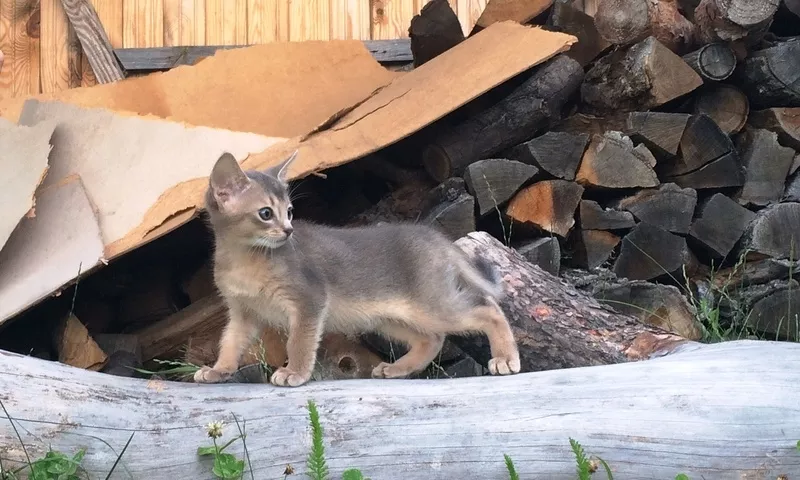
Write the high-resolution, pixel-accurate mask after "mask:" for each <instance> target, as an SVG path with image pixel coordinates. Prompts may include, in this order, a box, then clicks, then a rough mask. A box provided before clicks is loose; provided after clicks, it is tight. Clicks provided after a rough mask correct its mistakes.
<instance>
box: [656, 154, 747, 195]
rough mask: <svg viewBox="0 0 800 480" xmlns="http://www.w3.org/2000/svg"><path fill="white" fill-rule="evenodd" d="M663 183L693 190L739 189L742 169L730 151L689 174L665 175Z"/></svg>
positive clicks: (737, 157) (742, 176) (738, 159)
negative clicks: (670, 183)
mask: <svg viewBox="0 0 800 480" xmlns="http://www.w3.org/2000/svg"><path fill="white" fill-rule="evenodd" d="M664 181H665V182H672V183H675V184H676V185H678V186H681V187H685V188H694V189H695V190H703V189H711V188H725V187H741V186H742V185H744V168H743V167H742V163H741V159H740V158H739V155H738V154H737V153H736V151H732V152H730V153H727V154H725V155H723V156H722V157H720V158H718V159H717V160H714V161H712V162H710V163H708V164H706V165H704V166H703V167H701V168H699V169H697V170H694V171H691V172H689V173H685V174H683V175H675V176H669V175H665V176H664Z"/></svg>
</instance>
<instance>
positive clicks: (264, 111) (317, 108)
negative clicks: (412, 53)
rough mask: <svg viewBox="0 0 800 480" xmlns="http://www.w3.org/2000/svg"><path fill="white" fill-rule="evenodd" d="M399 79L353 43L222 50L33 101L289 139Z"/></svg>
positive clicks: (8, 105)
mask: <svg viewBox="0 0 800 480" xmlns="http://www.w3.org/2000/svg"><path fill="white" fill-rule="evenodd" d="M398 75H399V74H398V73H396V72H392V71H389V70H387V69H386V68H384V67H382V66H381V65H380V64H379V63H378V62H376V61H375V59H374V58H373V57H372V55H371V54H370V53H369V50H367V48H366V47H365V46H364V44H363V42H361V41H358V40H337V41H330V42H322V41H309V42H280V43H268V44H264V45H254V46H251V47H246V48H237V49H231V50H220V51H218V52H217V53H216V54H215V55H214V56H212V57H207V58H205V59H204V60H202V61H201V62H199V63H198V64H197V65H193V66H180V67H177V68H174V69H172V70H170V71H168V72H164V73H160V72H159V73H153V74H150V75H147V76H143V77H134V78H129V79H126V80H123V81H120V82H115V83H111V84H105V85H96V86H93V87H88V88H74V89H69V90H64V91H61V92H57V93H54V94H42V95H37V96H36V97H33V98H37V99H39V100H43V101H44V100H59V101H62V102H66V103H71V104H75V105H79V106H83V107H90V108H107V109H110V110H114V111H120V112H129V113H136V114H140V115H155V116H157V117H160V118H165V119H172V120H175V121H177V122H184V123H188V124H190V125H202V126H206V127H214V128H222V129H227V130H235V131H241V132H253V133H259V134H261V135H266V136H272V137H294V136H297V135H302V134H304V133H307V132H309V131H310V130H312V129H313V128H314V127H316V126H317V125H319V124H320V123H322V122H323V121H324V120H325V119H327V118H329V117H330V116H332V115H334V114H335V113H336V112H338V111H340V110H342V109H343V108H346V107H348V106H350V105H353V104H355V103H356V102H358V101H360V100H363V99H365V98H367V97H368V96H369V95H370V94H372V92H374V91H375V90H376V89H378V88H380V87H382V86H383V85H386V84H387V83H389V82H390V81H391V80H392V79H393V78H396V77H397V76H398ZM24 101H25V98H16V99H9V100H6V101H5V102H0V116H2V117H5V118H7V119H9V120H11V121H14V122H16V121H17V119H18V118H19V114H20V112H21V111H22V105H23V102H24Z"/></svg>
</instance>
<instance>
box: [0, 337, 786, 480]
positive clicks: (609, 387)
mask: <svg viewBox="0 0 800 480" xmlns="http://www.w3.org/2000/svg"><path fill="white" fill-rule="evenodd" d="M648 353H649V352H648ZM658 354H660V355H664V354H668V355H666V356H664V357H662V358H654V357H655V356H656V355H648V354H645V355H643V358H651V359H649V360H645V361H639V362H630V363H625V364H619V365H598V366H587V367H583V368H573V369H562V370H554V371H549V372H535V373H522V374H518V375H511V376H508V377H497V378H494V377H471V378H461V379H458V378H457V379H442V380H372V379H369V380H351V381H347V382H336V381H326V382H311V383H309V384H307V385H305V386H303V387H300V388H296V389H286V388H284V389H280V387H274V386H272V385H236V384H221V385H213V384H210V385H195V384H181V383H173V382H156V381H151V382H148V381H146V380H141V379H131V378H121V377H111V376H109V375H103V374H101V373H96V372H87V371H83V370H78V369H75V368H72V367H69V366H65V365H60V364H57V363H53V362H47V361H44V360H40V359H36V358H31V357H26V356H23V355H19V354H13V353H8V352H2V355H0V381H2V384H3V385H4V387H5V388H4V399H3V404H4V406H5V407H6V409H7V410H8V414H9V416H10V417H11V418H12V419H13V421H14V423H15V424H16V425H17V430H19V432H20V434H21V435H22V440H23V442H24V445H25V447H26V448H25V449H26V451H27V452H28V453H29V454H30V455H31V457H32V458H39V457H40V456H43V455H44V454H45V453H46V451H47V449H48V446H52V449H53V450H56V451H62V452H65V453H67V454H73V453H75V452H77V451H78V450H79V449H81V448H86V455H85V457H84V458H83V461H82V466H83V467H84V468H85V469H86V470H87V472H88V474H89V476H90V477H91V478H104V477H105V476H106V475H107V473H108V472H109V470H110V469H111V467H112V465H113V464H114V461H115V460H116V457H117V456H118V454H119V453H120V451H121V450H122V447H123V446H124V445H125V443H126V442H127V441H128V439H129V437H130V436H131V434H134V436H133V440H132V441H131V444H130V447H129V448H128V449H126V450H125V453H124V455H122V458H121V460H120V464H119V465H117V470H116V472H120V474H119V475H115V477H116V476H119V477H120V478H122V477H125V478H148V479H152V480H165V479H168V480H189V479H198V478H209V477H210V476H211V475H210V473H209V472H210V470H211V467H212V459H211V458H208V457H200V456H198V455H197V447H199V446H207V445H210V444H211V439H209V438H208V436H207V433H206V430H205V428H204V426H205V425H206V424H208V423H210V422H213V421H223V422H225V425H224V428H223V433H224V435H223V437H222V438H220V439H219V440H220V441H222V442H226V441H228V440H229V439H231V438H233V437H234V436H235V435H237V434H238V431H237V429H236V425H235V423H234V421H233V418H234V416H235V418H236V419H237V420H238V421H239V422H240V423H242V421H245V422H246V429H247V434H248V435H247V452H248V458H247V461H246V462H245V471H244V478H250V472H249V470H250V467H251V466H252V470H253V475H254V477H255V478H275V479H278V478H281V479H282V478H284V477H285V475H284V471H285V470H286V468H287V465H291V466H292V470H293V471H294V474H295V475H294V476H296V477H297V478H300V476H304V475H307V474H310V472H309V469H308V466H307V465H306V458H307V456H308V451H309V445H310V441H311V432H310V431H309V427H308V422H309V420H308V414H307V410H306V408H307V402H308V401H309V400H313V401H314V402H315V404H316V406H317V409H318V410H319V413H320V420H321V424H322V427H323V435H324V437H323V444H324V447H325V454H326V464H327V466H328V468H329V471H330V477H331V478H341V477H342V472H343V471H344V470H345V469H348V468H358V469H360V470H361V471H363V473H364V475H365V476H367V477H370V478H374V479H382V478H403V479H407V480H423V479H425V480H427V479H431V478H448V479H451V478H452V479H456V478H464V479H467V478H482V479H507V478H508V472H507V470H506V466H505V464H504V461H503V454H504V453H505V454H507V455H508V456H509V457H510V458H511V459H512V460H513V461H514V464H515V466H516V470H517V471H518V472H519V475H520V477H521V478H547V479H552V480H572V479H574V478H575V457H574V454H573V453H572V451H571V450H570V448H569V447H570V446H569V440H568V439H569V438H574V439H575V440H577V441H578V442H580V443H581V444H582V445H583V447H584V449H585V450H586V452H587V455H597V456H599V457H601V458H602V459H603V460H604V461H605V462H607V463H608V465H609V466H610V468H611V469H612V470H613V472H614V478H621V479H624V478H664V479H666V478H674V477H675V475H676V474H677V473H683V474H686V475H687V476H688V477H689V478H702V477H703V476H704V475H705V476H706V478H709V473H708V472H714V473H713V475H714V478H746V477H747V476H748V475H752V472H753V471H758V472H759V474H763V476H764V478H777V477H778V476H779V475H782V474H786V473H787V472H788V473H789V475H791V473H792V472H796V471H797V470H798V460H797V449H796V446H795V444H796V443H797V435H796V432H797V431H799V430H800V419H799V418H798V417H797V415H787V412H791V411H792V410H793V409H795V408H796V407H797V405H796V403H797V397H796V391H797V385H798V383H800V345H798V344H796V343H789V342H769V341H753V340H739V341H733V342H722V343H717V344H711V345H702V344H697V343H692V344H689V345H684V346H682V347H678V348H675V347H674V346H673V347H671V348H663V349H662V350H661V351H660V352H658ZM705 365H708V366H709V368H704V366H705ZM711 366H713V368H712V367H711ZM687 372H691V374H687ZM764 385H768V386H769V392H765V391H764ZM699 386H703V387H702V388H701V387H699ZM487 391H490V392H491V395H489V396H490V397H491V400H487ZM642 392H646V395H645V394H642ZM31 398H35V399H37V401H36V402H31V401H30V399H31ZM65 398H69V399H70V400H69V418H67V419H62V418H61V417H60V415H61V414H62V413H63V409H64V405H65V403H64V402H65V400H64V399H65ZM109 399H114V401H113V402H110V401H109ZM156 399H157V400H156ZM531 399H535V400H536V403H535V407H536V408H535V409H534V411H533V412H532V410H531V409H532V404H531V401H532V400H531ZM387 412H391V413H390V414H387ZM536 412H539V413H536ZM543 416H544V417H545V418H544V419H543V418H542V417H543ZM3 417H5V414H3ZM277 418H279V419H280V421H276V419H277ZM742 418H747V419H748V420H747V422H746V423H745V424H744V425H743V422H742V420H741V419H742ZM443 419H458V422H459V427H458V432H457V433H454V431H453V424H452V422H450V421H443ZM650 419H658V421H652V420H650ZM2 420H3V421H7V420H6V419H5V418H3V419H2ZM6 425H7V426H6V427H4V430H3V435H4V444H6V445H10V446H13V447H12V448H10V449H9V450H8V451H7V452H5V453H4V454H3V456H4V458H3V463H4V465H6V466H8V467H10V468H15V467H19V466H22V465H23V464H25V455H24V454H23V452H22V449H21V448H20V447H19V443H18V440H17V439H16V437H15V435H14V433H13V432H12V430H11V428H10V426H8V424H7V423H6ZM531 432H536V434H535V435H531ZM687 432H691V448H687V446H686V443H687V438H686V436H687ZM720 438H724V439H725V440H726V441H725V442H724V445H720V441H719V439H720ZM39 439H46V443H45V442H42V441H41V440H39ZM376 439H382V440H383V441H379V442H376V441H375V440H376ZM165 445H169V446H170V451H169V455H164V446H165ZM275 445H280V446H281V448H280V449H277V448H275ZM226 451H228V452H229V453H232V454H235V455H236V456H237V457H239V458H245V455H244V450H243V448H242V445H241V443H240V442H235V443H233V444H232V445H231V446H230V447H228V449H227V450H226ZM410 458H413V459H414V461H413V462H409V461H408V459H410ZM601 471H602V470H601ZM676 472H677V473H676ZM598 473H600V472H598ZM595 477H597V475H595ZM290 478H291V476H290Z"/></svg>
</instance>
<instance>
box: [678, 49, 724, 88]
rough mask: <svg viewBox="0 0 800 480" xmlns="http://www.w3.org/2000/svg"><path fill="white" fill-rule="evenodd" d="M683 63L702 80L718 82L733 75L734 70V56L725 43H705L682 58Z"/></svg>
mask: <svg viewBox="0 0 800 480" xmlns="http://www.w3.org/2000/svg"><path fill="white" fill-rule="evenodd" d="M683 61H684V62H686V64H687V65H689V66H690V67H692V70H694V71H695V72H697V74H698V75H700V76H701V77H702V78H703V79H704V80H708V81H710V82H720V81H722V80H725V79H726V78H728V77H730V76H731V75H733V71H734V70H736V55H735V54H734V53H733V50H732V49H731V47H730V46H729V45H728V44H727V43H723V42H714V43H707V44H705V45H703V46H702V47H700V48H699V49H697V50H695V51H693V52H691V53H687V54H686V55H684V56H683Z"/></svg>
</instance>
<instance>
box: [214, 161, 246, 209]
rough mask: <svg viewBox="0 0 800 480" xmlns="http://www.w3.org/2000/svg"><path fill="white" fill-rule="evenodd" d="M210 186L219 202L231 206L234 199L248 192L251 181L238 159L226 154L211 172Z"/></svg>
mask: <svg viewBox="0 0 800 480" xmlns="http://www.w3.org/2000/svg"><path fill="white" fill-rule="evenodd" d="M209 185H210V187H211V191H212V192H213V193H214V198H216V199H217V202H218V203H220V204H221V205H225V204H229V203H230V201H231V200H232V199H233V197H235V196H237V195H239V194H241V193H242V192H244V191H245V190H247V188H248V187H249V186H250V179H249V178H247V175H245V173H244V171H242V168H241V167H240V166H239V162H237V161H236V158H235V157H234V156H233V155H231V154H230V153H228V152H225V153H223V154H222V156H220V157H219V159H218V160H217V163H215V164H214V168H213V169H212V170H211V176H210V177H209Z"/></svg>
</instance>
